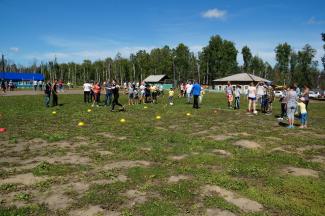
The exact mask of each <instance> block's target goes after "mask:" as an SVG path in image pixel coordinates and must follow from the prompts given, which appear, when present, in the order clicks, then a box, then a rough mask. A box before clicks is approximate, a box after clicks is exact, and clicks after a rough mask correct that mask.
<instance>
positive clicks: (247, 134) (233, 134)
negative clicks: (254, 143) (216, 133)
mask: <svg viewBox="0 0 325 216" xmlns="http://www.w3.org/2000/svg"><path fill="white" fill-rule="evenodd" d="M228 135H230V136H251V134H249V133H247V132H238V133H230V134H228Z"/></svg>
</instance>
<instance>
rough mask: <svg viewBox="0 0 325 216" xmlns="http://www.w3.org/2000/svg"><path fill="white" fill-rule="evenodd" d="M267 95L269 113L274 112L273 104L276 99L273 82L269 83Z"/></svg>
mask: <svg viewBox="0 0 325 216" xmlns="http://www.w3.org/2000/svg"><path fill="white" fill-rule="evenodd" d="M266 95H267V109H266V111H267V115H270V114H272V104H273V101H274V97H275V95H274V90H273V87H272V85H271V83H267V90H266Z"/></svg>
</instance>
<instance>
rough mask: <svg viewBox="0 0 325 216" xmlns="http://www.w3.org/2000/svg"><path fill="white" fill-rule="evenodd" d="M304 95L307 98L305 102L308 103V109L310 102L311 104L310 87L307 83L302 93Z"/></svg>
mask: <svg viewBox="0 0 325 216" xmlns="http://www.w3.org/2000/svg"><path fill="white" fill-rule="evenodd" d="M302 97H304V98H305V101H304V103H305V104H306V110H308V104H309V88H308V86H307V85H305V86H304V92H303V93H302Z"/></svg>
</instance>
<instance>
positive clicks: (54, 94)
mask: <svg viewBox="0 0 325 216" xmlns="http://www.w3.org/2000/svg"><path fill="white" fill-rule="evenodd" d="M57 105H58V82H57V80H54V83H53V86H52V106H57Z"/></svg>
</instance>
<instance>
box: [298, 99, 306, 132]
mask: <svg viewBox="0 0 325 216" xmlns="http://www.w3.org/2000/svg"><path fill="white" fill-rule="evenodd" d="M304 102H305V98H304V97H301V98H299V101H298V102H297V106H298V109H299V112H300V123H301V125H300V127H299V128H307V117H308V115H307V109H306V104H305V103H304Z"/></svg>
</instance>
